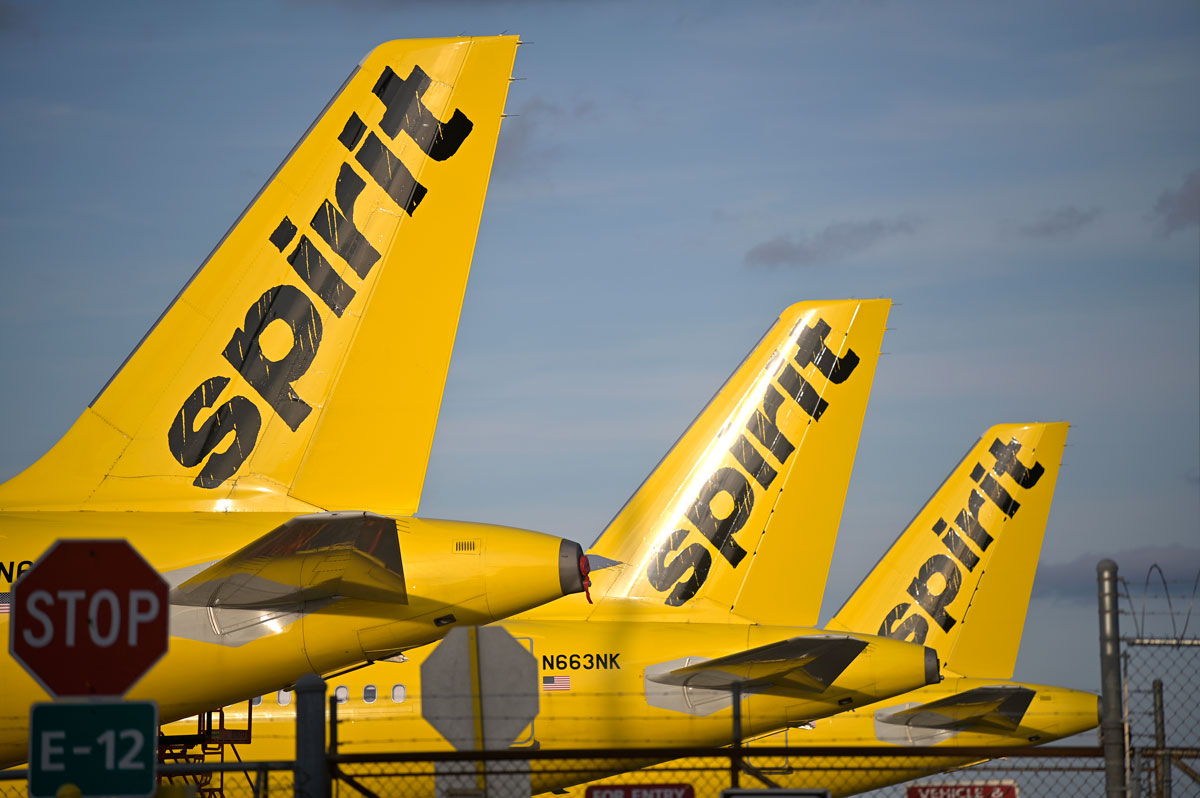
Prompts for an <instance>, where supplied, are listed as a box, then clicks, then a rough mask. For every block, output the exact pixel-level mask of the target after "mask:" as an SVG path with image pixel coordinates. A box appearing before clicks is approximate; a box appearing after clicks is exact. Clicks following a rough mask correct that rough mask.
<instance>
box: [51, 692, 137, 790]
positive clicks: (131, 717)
mask: <svg viewBox="0 0 1200 798" xmlns="http://www.w3.org/2000/svg"><path fill="white" fill-rule="evenodd" d="M29 727H30V734H29V795H30V796H31V798H55V796H56V795H57V794H58V791H59V788H61V787H62V786H63V785H65V784H73V785H75V786H76V787H77V788H79V793H78V795H80V796H81V798H89V797H90V796H97V797H99V796H108V798H135V796H137V797H139V798H140V796H148V795H153V794H154V792H155V781H154V776H155V765H156V764H157V754H158V750H157V742H158V705H157V704H156V703H154V702H153V701H106V702H98V703H92V702H88V703H63V702H57V703H53V704H50V703H43V704H34V705H33V708H32V709H31V710H30V713H29Z"/></svg>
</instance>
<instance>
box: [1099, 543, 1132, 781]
mask: <svg viewBox="0 0 1200 798" xmlns="http://www.w3.org/2000/svg"><path fill="white" fill-rule="evenodd" d="M1096 581H1097V583H1098V587H1097V593H1098V597H1099V601H1100V745H1101V746H1102V747H1103V749H1104V782H1105V795H1106V796H1108V798H1126V794H1127V793H1126V789H1125V730H1124V728H1123V726H1122V724H1121V718H1122V709H1121V628H1120V624H1119V622H1118V619H1117V564H1116V563H1115V562H1113V561H1112V560H1101V561H1100V562H1099V563H1098V564H1097V565H1096Z"/></svg>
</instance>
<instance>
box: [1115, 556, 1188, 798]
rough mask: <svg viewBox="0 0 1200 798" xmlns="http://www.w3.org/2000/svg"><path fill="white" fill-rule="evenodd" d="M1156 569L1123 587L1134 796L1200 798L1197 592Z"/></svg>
mask: <svg viewBox="0 0 1200 798" xmlns="http://www.w3.org/2000/svg"><path fill="white" fill-rule="evenodd" d="M1198 585H1200V575H1198V576H1197V579H1196V581H1194V582H1192V583H1191V584H1187V583H1181V582H1168V581H1167V580H1166V579H1165V578H1164V577H1163V573H1162V570H1161V569H1159V568H1158V567H1157V566H1154V567H1152V568H1151V569H1150V571H1149V573H1148V574H1147V575H1146V579H1145V581H1144V583H1143V584H1142V585H1140V586H1139V585H1137V584H1133V585H1130V584H1128V583H1126V584H1125V585H1124V596H1123V598H1124V599H1125V602H1124V607H1125V609H1123V611H1122V617H1121V631H1122V633H1123V634H1122V637H1121V673H1122V677H1123V682H1124V684H1123V699H1124V704H1125V728H1126V746H1127V750H1128V756H1129V768H1128V770H1129V779H1128V784H1129V794H1130V796H1132V797H1134V798H1169V797H1170V796H1175V798H1200V634H1198V632H1200V630H1198V629H1197V628H1196V627H1197V626H1200V617H1195V618H1194V617H1193V611H1194V610H1196V609H1197V607H1196V606H1195V605H1196V596H1197V587H1198Z"/></svg>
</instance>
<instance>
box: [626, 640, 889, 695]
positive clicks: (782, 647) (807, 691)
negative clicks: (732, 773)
mask: <svg viewBox="0 0 1200 798" xmlns="http://www.w3.org/2000/svg"><path fill="white" fill-rule="evenodd" d="M866 647H867V644H866V643H865V642H864V641H862V640H858V639H856V638H853V637H841V636H836V635H814V636H811V637H793V638H790V639H788V640H782V641H780V642H778V643H770V644H768V645H765V646H759V647H758V648H752V649H750V650H748V651H741V652H738V653H736V654H730V655H728V656H725V657H718V658H717V659H710V660H704V661H702V662H696V663H689V664H687V665H685V666H683V667H680V668H675V669H673V670H670V671H666V672H664V673H658V674H653V675H651V674H650V673H649V672H647V676H646V678H647V679H649V680H651V681H654V682H657V683H659V684H666V685H673V686H677V687H689V688H699V689H703V690H733V689H734V688H735V687H738V688H740V689H741V690H742V691H743V692H747V693H750V692H754V693H770V694H772V695H811V694H813V693H820V692H823V691H824V690H825V689H826V688H828V687H829V685H831V684H833V681H834V680H835V679H837V677H838V676H840V675H841V673H842V671H844V670H846V668H847V667H849V666H850V663H851V662H853V661H854V659H855V657H857V656H858V655H859V654H860V653H862V651H863V649H865V648H866Z"/></svg>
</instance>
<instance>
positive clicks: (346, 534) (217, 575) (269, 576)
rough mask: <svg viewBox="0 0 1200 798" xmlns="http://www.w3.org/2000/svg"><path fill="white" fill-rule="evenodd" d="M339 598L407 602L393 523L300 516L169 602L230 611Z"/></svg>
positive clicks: (365, 516) (366, 517)
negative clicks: (229, 609) (228, 609)
mask: <svg viewBox="0 0 1200 798" xmlns="http://www.w3.org/2000/svg"><path fill="white" fill-rule="evenodd" d="M337 597H344V598H357V599H362V600H366V601H383V602H391V603H398V604H407V603H408V593H407V591H406V589H405V585H404V569H403V566H402V564H401V559H400V542H399V540H398V538H397V536H396V522H395V521H394V520H393V519H391V518H386V517H384V516H380V515H373V514H371V513H319V514H316V515H303V516H298V517H296V518H293V519H292V520H290V521H288V522H287V523H285V524H283V525H282V526H280V527H277V528H275V529H273V530H271V531H270V532H268V533H267V534H265V535H263V536H262V537H261V538H259V539H258V540H255V541H254V542H253V543H251V544H250V545H248V546H246V547H245V548H243V549H241V550H240V551H237V552H235V553H234V554H231V555H230V556H228V557H226V558H225V559H223V560H221V561H219V562H217V563H216V564H214V565H212V566H210V567H209V568H207V569H205V570H204V571H202V572H201V573H199V574H197V575H196V576H193V577H192V578H191V579H188V580H187V581H186V582H184V583H183V584H181V585H179V586H178V587H177V588H175V589H174V590H172V591H171V603H172V604H183V605H188V606H194V607H214V608H215V607H223V608H231V609H232V608H237V609H284V608H287V607H293V606H295V605H296V604H299V603H300V602H303V601H318V600H324V599H332V598H337Z"/></svg>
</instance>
